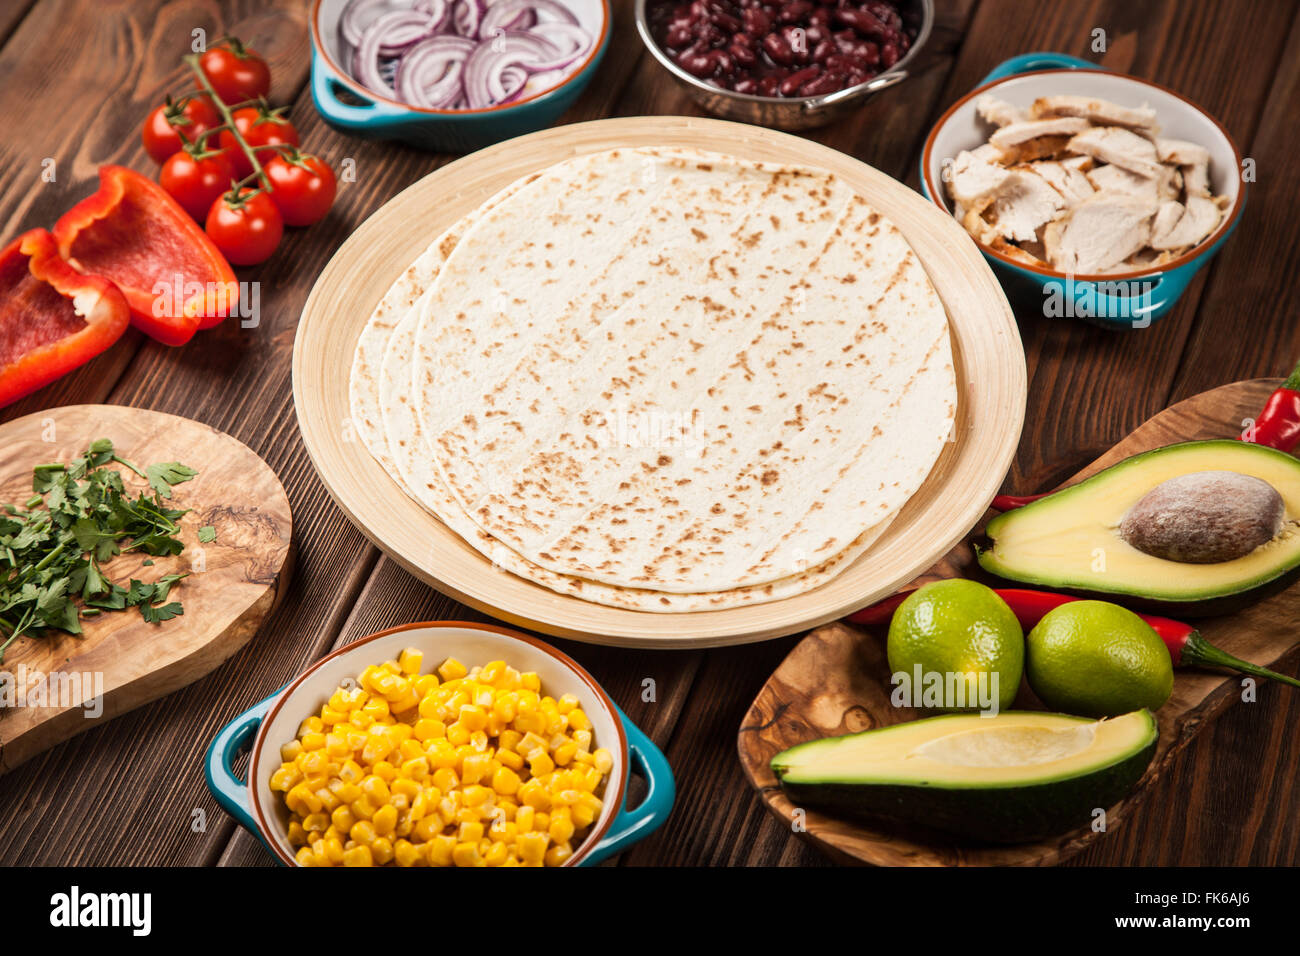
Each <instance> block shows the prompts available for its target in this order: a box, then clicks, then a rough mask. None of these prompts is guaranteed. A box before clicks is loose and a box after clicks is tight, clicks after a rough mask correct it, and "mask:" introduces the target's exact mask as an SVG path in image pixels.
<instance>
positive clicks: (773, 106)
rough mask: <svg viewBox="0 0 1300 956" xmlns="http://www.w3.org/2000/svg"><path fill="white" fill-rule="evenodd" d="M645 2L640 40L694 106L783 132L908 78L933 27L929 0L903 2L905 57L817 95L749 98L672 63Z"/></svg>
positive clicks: (833, 115) (829, 118) (826, 119)
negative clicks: (910, 23)
mask: <svg viewBox="0 0 1300 956" xmlns="http://www.w3.org/2000/svg"><path fill="white" fill-rule="evenodd" d="M647 2H648V0H636V29H637V32H638V33H640V34H641V42H643V43H644V44H645V45H646V49H648V50H649V51H650V53H651V54H652V55H653V56H654V58H655V59H656V60H658V61H659V63H660V64H661V65H662V66H663V68H664V69H665V70H667V71H668V72H669V73H671V74H672V76H673V78H674V79H676V80H677V82H678V84H679V85H680V86H682V87H683V88H685V90H686V92H687V93H689V94H690V95H691V98H692V99H693V100H695V102H697V103H699V104H700V106H702V107H704V108H705V109H706V110H708V111H709V112H710V113H713V114H715V115H717V116H721V117H724V118H726V119H734V120H740V121H742V122H745V123H755V124H757V125H759V126H771V127H775V128H776V129H786V130H798V129H811V128H812V127H814V126H825V125H826V124H827V123H830V122H833V121H834V120H837V119H839V118H840V117H842V116H844V115H845V114H847V113H850V112H852V110H853V109H854V108H855V107H856V106H858V105H859V104H861V103H862V102H863V101H865V100H866V99H867V97H869V96H871V95H872V94H873V93H878V92H880V91H881V90H884V89H888V88H889V87H891V86H893V85H895V84H896V83H900V82H902V81H903V80H905V79H907V66H908V64H909V63H911V62H912V61H913V60H914V59H915V58H916V56H917V54H919V53H920V51H921V48H922V47H923V46H925V41H926V40H928V39H929V38H930V28H931V27H932V26H933V25H934V0H902V2H900V3H899V4H898V6H899V9H900V10H902V11H903V12H904V13H905V14H906V13H910V14H911V15H912V16H913V17H914V18H917V19H919V21H920V27H919V28H918V30H917V34H916V39H915V40H914V41H912V46H911V47H910V48H909V49H908V51H907V54H906V55H905V56H904V57H903V58H902V59H900V60H899V61H898V62H897V63H895V64H894V65H893V66H892V67H891V68H890V69H889V70H887V71H885V72H884V73H881V74H880V75H879V76H876V77H873V78H872V79H870V80H867V81H866V82H865V83H859V84H858V85H857V86H850V87H848V88H846V89H843V90H836V91H835V92H834V93H825V94H823V95H821V96H790V97H773V96H751V95H749V94H747V93H733V92H732V91H731V90H724V89H722V88H721V87H718V86H714V85H713V84H712V83H709V82H708V81H707V80H702V79H700V78H699V77H696V76H692V75H691V74H690V73H687V72H686V71H685V70H683V69H682V68H681V67H680V66H678V65H677V64H676V63H674V62H673V60H672V58H671V57H670V56H669V55H668V53H667V52H666V51H665V50H664V49H663V48H662V47H660V46H659V44H658V42H657V41H656V40H655V38H654V37H653V36H651V34H650V21H649V18H648V17H647V16H646V6H647Z"/></svg>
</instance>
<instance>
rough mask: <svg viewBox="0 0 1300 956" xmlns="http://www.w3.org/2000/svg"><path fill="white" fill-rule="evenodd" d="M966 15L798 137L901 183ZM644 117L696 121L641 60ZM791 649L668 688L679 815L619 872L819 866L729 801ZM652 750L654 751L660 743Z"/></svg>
mask: <svg viewBox="0 0 1300 956" xmlns="http://www.w3.org/2000/svg"><path fill="white" fill-rule="evenodd" d="M974 6H975V0H963V2H961V3H951V4H940V5H938V7H939V9H938V10H937V20H936V24H935V30H934V34H933V36H932V38H931V41H930V44H929V45H928V46H927V48H926V50H925V51H924V53H923V55H922V57H920V58H919V59H918V63H917V66H916V69H915V71H914V75H913V76H912V77H910V78H909V79H908V80H906V81H905V82H904V83H902V84H900V85H899V86H897V87H895V88H894V89H892V90H889V91H887V92H885V93H882V94H880V95H879V96H878V97H876V98H875V99H873V100H870V101H868V102H867V103H866V104H865V105H864V106H863V108H862V109H861V111H859V112H858V113H856V114H854V115H853V116H851V117H849V118H848V119H846V120H845V121H843V122H840V123H837V124H834V125H832V126H829V127H826V128H824V129H821V130H812V131H810V132H809V133H807V134H805V135H807V136H808V137H809V138H811V139H815V140H817V141H819V142H822V143H825V144H826V145H829V146H833V147H835V148H837V149H840V150H842V151H844V152H846V153H849V154H851V155H853V156H856V157H857V158H859V159H861V160H863V161H864V162H866V163H869V164H870V165H872V166H875V167H876V168H878V169H882V170H884V171H885V172H888V173H890V174H891V175H893V176H895V177H897V178H899V179H902V178H904V177H905V175H906V171H907V169H908V168H909V163H911V162H913V161H914V156H913V154H914V152H915V144H916V143H917V142H919V138H918V123H917V118H918V117H922V116H926V115H929V114H930V113H931V112H932V111H933V110H934V109H935V107H936V104H937V100H938V98H939V96H940V95H941V92H942V89H943V86H944V80H945V78H946V76H947V71H948V69H949V68H950V67H951V65H952V62H953V58H954V55H955V51H956V49H957V48H958V46H959V40H960V37H961V36H962V34H963V31H964V29H965V26H966V23H967V21H968V19H969V18H970V16H971V14H972V12H973V10H974ZM648 112H661V113H664V112H666V113H687V114H700V113H701V111H700V110H699V109H698V108H696V107H695V106H694V104H693V103H692V102H691V101H690V99H689V97H687V96H686V95H685V93H683V92H682V91H681V90H680V89H679V88H678V87H677V86H676V85H675V83H674V81H673V80H672V77H671V76H669V74H668V73H667V71H665V70H664V69H663V68H662V67H660V66H659V64H658V63H657V62H656V61H655V60H654V59H653V58H651V57H643V59H642V61H641V64H640V66H639V68H638V70H637V80H636V82H635V83H634V84H633V85H632V86H631V87H630V88H629V90H628V93H627V95H626V96H625V97H624V98H623V99H622V100H621V101H620V102H619V104H618V107H617V113H618V115H636V114H638V113H648ZM793 646H794V642H793V639H786V640H781V641H770V642H767V643H765V644H759V645H753V646H750V647H743V648H730V649H719V650H713V651H708V652H706V653H705V654H704V655H702V659H701V660H699V662H698V663H697V665H696V666H698V667H699V675H698V676H697V677H696V679H695V680H694V681H693V682H690V683H688V682H686V681H684V680H678V681H675V682H674V683H673V685H672V686H673V688H674V692H675V693H676V694H678V695H681V696H682V699H681V700H679V701H676V702H674V706H676V707H678V708H680V709H681V717H680V719H678V720H677V721H675V722H674V724H673V727H672V739H671V743H670V744H669V746H668V749H667V750H666V751H665V752H666V753H667V755H668V758H669V761H670V763H671V764H672V766H673V767H674V769H675V771H676V776H677V784H678V795H677V808H676V809H675V810H674V812H673V815H672V816H671V817H670V818H669V820H668V822H667V823H666V824H665V825H664V827H663V829H662V830H660V831H659V832H658V833H656V834H654V835H653V836H651V837H650V838H649V839H647V840H646V841H644V842H643V843H640V844H638V845H637V846H635V847H633V848H632V849H631V850H630V851H629V852H627V853H625V854H624V855H623V859H622V862H623V863H624V865H652V864H653V865H677V864H690V865H700V864H711V865H727V864H729V865H756V864H773V863H777V862H782V863H791V864H803V865H807V864H816V863H818V862H821V858H820V857H819V856H818V854H817V853H816V852H815V851H813V850H811V849H810V848H808V847H806V846H804V845H803V844H801V843H800V842H798V841H797V840H796V839H795V838H794V836H793V834H791V833H789V832H787V831H786V830H785V829H784V828H782V827H781V826H780V825H779V824H778V823H777V822H776V821H775V820H773V819H772V818H771V817H770V816H768V814H767V813H766V812H765V811H764V810H763V809H762V806H761V804H760V803H759V802H758V801H757V799H756V798H753V797H752V795H751V796H750V797H748V798H745V799H735V798H733V797H732V796H731V795H733V794H736V793H739V792H740V789H741V788H743V787H745V784H744V776H743V774H742V773H741V772H740V768H739V765H738V763H737V761H736V755H735V727H737V726H738V725H739V721H740V719H741V718H742V717H743V716H744V711H745V707H746V706H747V702H748V701H749V700H750V699H752V697H753V695H754V694H755V693H757V691H758V688H759V687H760V686H762V683H763V682H764V681H765V680H766V679H767V675H768V674H770V673H771V671H772V670H773V668H774V667H775V666H776V664H777V663H779V662H780V660H781V659H782V658H783V657H784V656H785V654H786V653H787V652H788V651H789V649H790V648H791V647H793ZM675 656H676V655H675ZM691 656H694V657H700V656H701V655H691ZM580 659H581V658H580ZM598 676H599V675H598ZM629 716H631V714H629ZM655 740H656V741H657V742H660V743H662V740H661V738H660V737H658V736H655Z"/></svg>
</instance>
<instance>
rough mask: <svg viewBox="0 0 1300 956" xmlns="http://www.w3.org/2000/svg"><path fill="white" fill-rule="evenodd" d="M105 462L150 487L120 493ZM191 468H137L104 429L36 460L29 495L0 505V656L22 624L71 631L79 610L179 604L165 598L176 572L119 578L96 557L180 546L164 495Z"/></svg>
mask: <svg viewBox="0 0 1300 956" xmlns="http://www.w3.org/2000/svg"><path fill="white" fill-rule="evenodd" d="M114 464H117V465H121V466H123V467H125V468H127V469H128V470H130V471H132V472H134V473H135V474H136V475H138V476H139V477H140V478H143V479H145V480H146V481H148V482H149V488H150V492H151V493H149V494H146V493H143V492H141V493H138V494H135V495H132V494H129V493H128V492H127V490H126V486H125V485H124V483H123V481H122V473H121V472H120V471H118V470H117V469H116V468H114V467H110V466H112V465H114ZM197 474H198V472H196V471H195V470H194V469H193V468H189V467H187V466H185V465H182V464H180V463H179V462H174V461H171V462H163V463H161V464H157V465H150V466H149V467H148V468H147V469H145V470H144V471H141V470H140V469H139V468H137V467H136V466H135V465H133V464H131V462H129V461H126V460H125V459H123V458H119V457H118V456H117V454H116V452H115V451H114V448H113V443H112V442H111V441H109V440H108V439H106V438H101V439H98V440H97V441H94V442H92V443H91V445H90V447H89V448H87V449H86V453H85V454H84V455H82V456H81V457H80V458H76V459H73V460H72V461H70V462H67V463H62V462H53V463H50V464H42V465H37V466H36V467H35V468H34V469H33V472H32V492H33V494H32V496H31V497H30V498H28V499H27V500H26V501H25V502H24V503H23V504H22V505H19V504H12V503H11V504H6V505H3V506H0V509H2V510H3V514H0V634H4V635H6V636H5V639H4V640H3V642H0V661H3V660H4V652H5V650H6V649H7V648H8V647H9V645H10V644H12V643H13V642H14V641H15V640H16V639H17V638H18V637H20V636H22V635H23V634H31V635H37V634H39V633H40V632H42V631H43V630H45V629H46V628H55V629H57V630H61V631H66V632H67V633H69V634H80V633H81V618H82V617H94V616H97V615H99V614H100V613H102V612H103V611H121V610H124V609H125V608H128V607H136V608H139V610H140V616H141V617H142V618H143V619H144V620H146V621H148V622H149V623H151V624H159V623H161V622H163V621H169V620H171V619H172V618H174V617H178V616H179V615H181V614H183V613H184V610H183V609H182V607H181V605H180V603H179V602H177V601H172V602H170V603H167V598H168V595H169V594H170V593H171V589H172V587H173V586H174V585H175V584H176V583H177V582H178V581H180V580H181V579H182V578H184V577H185V575H184V574H168V575H164V576H163V577H161V578H159V579H158V580H157V581H154V582H146V581H138V580H135V579H132V580H131V581H130V582H129V586H128V587H122V586H121V585H120V584H115V583H114V582H113V581H111V580H109V579H108V577H107V576H106V575H105V574H104V571H103V567H102V565H103V564H104V563H105V562H107V561H109V560H110V559H112V558H113V557H115V556H116V555H118V554H121V553H123V552H131V551H139V552H142V553H143V554H146V555H152V556H155V557H157V556H162V555H176V554H180V553H181V551H182V549H183V548H184V547H185V546H184V544H183V543H182V542H181V540H180V537H179V535H180V524H179V521H180V519H181V517H182V516H183V515H185V514H186V511H185V510H184V509H177V508H172V507H170V505H169V504H168V503H167V499H170V498H171V496H172V487H173V486H174V485H178V484H181V483H182V482H186V481H189V480H190V479H191V478H193V477H194V476H195V475H197ZM205 530H209V531H210V530H212V529H210V528H208V529H201V530H200V532H199V538H200V540H211V538H204V531H205ZM212 537H215V531H213V533H212ZM144 565H145V566H146V567H152V566H153V561H152V560H150V559H147V560H145V561H144Z"/></svg>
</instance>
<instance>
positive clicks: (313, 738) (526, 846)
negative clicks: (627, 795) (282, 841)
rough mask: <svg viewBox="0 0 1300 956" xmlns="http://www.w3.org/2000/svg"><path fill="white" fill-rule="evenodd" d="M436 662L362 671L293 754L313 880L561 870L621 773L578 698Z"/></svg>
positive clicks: (401, 661)
mask: <svg viewBox="0 0 1300 956" xmlns="http://www.w3.org/2000/svg"><path fill="white" fill-rule="evenodd" d="M423 665H424V655H423V653H422V652H421V651H420V650H418V649H417V648H408V649H406V650H405V651H403V652H402V654H400V655H399V657H398V659H397V660H389V661H384V662H382V663H381V664H376V665H372V666H370V667H367V668H366V669H365V670H363V671H362V673H361V675H360V676H359V677H358V683H357V685H356V686H351V682H348V683H349V686H346V687H339V688H338V689H337V690H336V691H335V692H334V693H333V694H332V695H331V696H330V698H329V700H328V702H327V703H326V704H325V705H323V706H322V707H321V711H320V715H319V716H311V717H308V718H307V719H306V720H304V721H303V722H302V724H301V725H300V727H299V729H298V734H297V737H296V739H295V740H293V741H290V742H288V743H286V744H284V745H283V746H282V747H281V748H280V757H281V763H280V764H279V766H277V767H276V769H275V770H274V771H272V773H271V779H270V785H271V787H272V789H273V790H275V791H276V792H280V793H283V794H284V798H283V799H284V801H285V805H286V807H288V809H289V812H290V821H289V828H288V834H289V842H290V845H291V846H294V847H297V848H298V851H297V854H296V856H295V859H296V860H297V861H298V862H299V863H300V864H302V865H304V866H335V865H339V864H343V865H346V866H384V865H388V864H393V865H397V866H423V865H435V866H448V865H455V866H520V865H524V866H543V865H550V866H557V865H561V864H563V863H564V862H565V861H567V860H568V859H569V858H570V857H571V856H572V853H573V847H574V846H575V845H577V844H578V843H579V842H580V841H581V838H582V836H583V834H584V832H585V831H586V830H587V828H589V827H590V826H591V825H592V824H593V823H594V822H595V821H596V819H597V818H598V817H599V816H600V811H601V807H602V803H601V800H600V797H599V796H597V793H598V792H600V790H601V787H602V786H603V784H604V781H605V777H606V776H607V775H608V774H609V773H610V772H611V771H612V768H613V758H612V755H611V754H610V753H609V751H608V750H604V749H601V750H597V751H595V752H594V753H593V752H592V751H591V747H592V744H593V740H592V731H591V722H590V719H589V718H588V717H587V715H586V713H585V712H584V711H583V710H582V706H581V702H580V701H579V700H578V698H577V697H576V696H574V695H572V694H565V695H563V696H561V697H559V698H558V699H557V698H554V697H551V696H549V695H544V694H543V693H542V685H541V680H540V678H539V677H538V675H537V674H536V673H533V672H525V673H520V672H519V671H517V670H515V669H514V668H511V667H510V666H509V665H508V664H507V663H506V662H505V661H499V660H498V661H489V662H488V663H486V664H484V665H482V666H481V667H474V668H472V669H470V668H467V667H466V666H465V665H464V664H462V663H461V662H459V661H457V660H455V659H452V658H449V659H447V660H446V661H443V663H442V664H441V665H440V666H439V667H438V668H437V672H436V673H428V674H421V673H420V669H421V668H422V666H423Z"/></svg>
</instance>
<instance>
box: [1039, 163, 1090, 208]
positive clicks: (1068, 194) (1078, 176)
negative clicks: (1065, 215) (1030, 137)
mask: <svg viewBox="0 0 1300 956" xmlns="http://www.w3.org/2000/svg"><path fill="white" fill-rule="evenodd" d="M1030 168H1031V169H1032V170H1033V171H1034V172H1036V173H1037V174H1038V175H1040V176H1042V177H1043V178H1044V179H1046V180H1047V181H1048V182H1049V183H1050V184H1051V185H1052V188H1053V189H1055V190H1056V191H1057V192H1058V193H1060V194H1061V195H1062V196H1064V197H1065V201H1066V202H1067V203H1069V204H1070V205H1073V204H1074V203H1076V202H1082V201H1083V200H1085V199H1087V198H1088V197H1089V196H1091V195H1092V194H1093V191H1094V190H1093V186H1092V183H1090V182H1088V177H1087V176H1086V175H1084V174H1083V173H1081V172H1080V171H1079V169H1078V167H1077V166H1067V165H1066V164H1065V163H1056V162H1051V161H1050V160H1049V161H1045V162H1039V163H1031V164H1030Z"/></svg>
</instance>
